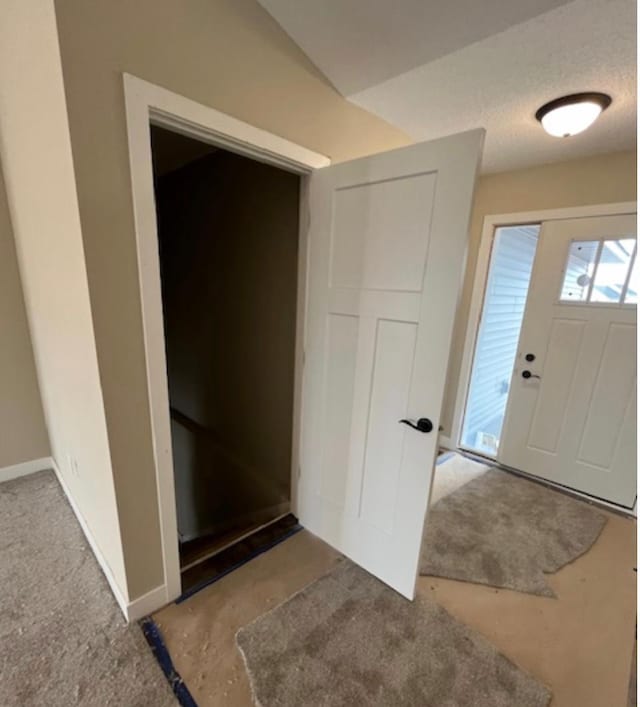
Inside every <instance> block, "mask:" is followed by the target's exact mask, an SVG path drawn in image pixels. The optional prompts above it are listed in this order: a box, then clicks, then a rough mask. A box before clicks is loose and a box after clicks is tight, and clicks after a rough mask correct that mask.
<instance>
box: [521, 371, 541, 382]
mask: <svg viewBox="0 0 640 707" xmlns="http://www.w3.org/2000/svg"><path fill="white" fill-rule="evenodd" d="M522 377H523V378H524V379H525V380H528V379H529V378H537V379H538V380H542V378H541V377H540V376H539V375H538V374H537V373H531V371H522Z"/></svg>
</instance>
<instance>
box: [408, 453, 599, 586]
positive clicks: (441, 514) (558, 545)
mask: <svg viewBox="0 0 640 707" xmlns="http://www.w3.org/2000/svg"><path fill="white" fill-rule="evenodd" d="M470 463H473V462H470ZM605 523H606V517H605V516H604V515H603V514H602V513H600V512H598V511H597V510H595V509H594V508H593V507H591V506H589V505H588V504H586V503H583V502H582V501H577V500H575V499H573V498H571V497H569V496H567V495H565V494H562V493H559V492H557V491H553V490H551V489H549V488H546V487H544V486H542V485H540V484H537V483H534V482H533V481H529V480H527V479H523V478H521V477H518V476H515V475H513V474H510V473H507V472H504V471H500V470H497V469H493V470H490V471H487V472H486V473H484V474H482V475H481V476H479V477H477V478H475V479H473V480H472V481H470V482H469V483H467V484H465V485H464V486H462V487H461V488H459V489H458V490H457V491H455V492H453V493H452V494H450V495H448V496H446V497H445V498H442V499H441V500H440V501H438V503H436V504H435V505H433V506H431V508H430V510H429V514H428V516H427V523H426V525H425V533H424V538H423V543H422V553H421V559H420V574H422V575H430V576H436V577H447V578H449V579H457V580H463V581H465V582H475V583H477V584H487V585H489V586H492V587H502V588H506V589H515V590H517V591H520V592H528V593H531V594H537V595H540V596H548V597H554V596H555V594H554V592H553V590H552V589H551V587H550V586H549V584H548V583H547V581H546V578H545V573H547V574H548V573H554V572H557V571H558V570H559V569H560V568H561V567H564V566H565V565H567V564H569V563H570V562H572V561H573V560H575V559H576V558H578V557H580V555H582V554H583V553H585V552H586V551H587V550H588V549H589V548H590V547H591V546H592V545H593V543H594V542H595V541H596V540H597V538H598V536H599V535H600V533H601V531H602V528H603V527H604V524H605Z"/></svg>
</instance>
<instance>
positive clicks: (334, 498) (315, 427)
mask: <svg viewBox="0 0 640 707" xmlns="http://www.w3.org/2000/svg"><path fill="white" fill-rule="evenodd" d="M483 138H484V131H483V130H474V131H471V132H467V133H462V134H459V135H454V136H451V137H448V138H443V139H441V140H435V141H433V142H428V143H422V144H417V145H412V146H410V147H406V148H402V149H399V150H393V151H390V152H385V153H382V154H378V155H374V156H371V157H366V158H363V159H359V160H355V161H352V162H345V163H342V164H338V165H335V166H331V167H326V168H324V169H320V170H317V171H316V172H314V173H313V175H312V176H311V179H310V186H309V189H310V199H309V208H310V225H309V246H308V247H309V252H308V261H307V262H308V292H307V312H306V331H305V366H304V374H303V375H304V379H303V402H302V404H303V413H302V445H301V469H300V479H299V484H298V508H297V510H298V515H299V517H300V521H301V523H302V524H303V525H304V526H305V527H307V528H308V529H309V530H310V531H311V532H312V533H314V534H316V535H318V536H319V537H320V538H322V539H323V540H325V541H326V542H327V543H329V544H330V545H332V546H333V547H335V548H336V549H337V550H339V551H340V552H342V553H344V554H345V555H347V556H348V557H349V558H351V559H352V560H353V561H354V562H356V563H358V564H359V565H361V566H362V567H364V568H365V569H366V570H368V571H369V572H371V573H372V574H374V575H375V576H376V577H378V578H380V579H381V580H382V581H384V582H386V583H387V584H389V585H390V586H391V587H393V588H394V589H396V590H397V591H398V592H400V593H401V594H403V595H404V596H406V597H408V598H410V599H413V596H414V592H415V581H416V575H417V567H418V557H419V554H420V546H421V540H422V530H423V525H424V520H425V513H426V510H427V503H428V497H429V491H430V487H431V477H432V473H433V467H434V461H435V457H436V455H437V451H438V425H439V420H440V411H441V406H442V398H443V393H444V385H445V377H446V373H447V364H448V360H449V349H450V342H451V333H452V328H453V320H454V315H455V310H456V303H457V297H458V292H459V286H460V280H461V276H462V273H463V266H464V261H465V249H466V243H467V229H468V224H469V215H470V211H471V202H472V197H473V189H474V182H475V177H476V170H477V166H478V162H479V158H480V153H481V149H482V142H483ZM420 418H424V419H423V420H421V424H420V425H416V427H420V428H421V429H414V428H412V427H410V426H409V425H408V424H401V420H410V421H412V422H413V423H414V424H415V423H416V422H417V421H418V420H419V419H420Z"/></svg>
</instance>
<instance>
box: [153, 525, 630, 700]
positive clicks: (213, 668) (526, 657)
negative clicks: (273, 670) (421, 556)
mask: <svg viewBox="0 0 640 707" xmlns="http://www.w3.org/2000/svg"><path fill="white" fill-rule="evenodd" d="M608 515H609V522H608V523H607V525H606V526H605V528H604V530H603V532H602V535H601V536H600V538H599V539H598V540H597V542H596V543H595V545H594V546H593V547H592V548H591V550H589V552H587V553H586V554H585V555H583V556H582V557H580V558H579V559H578V560H576V561H575V562H574V563H572V564H570V565H568V566H566V567H564V568H563V569H562V570H560V571H559V572H558V573H557V574H555V575H553V576H551V577H550V578H549V583H550V584H551V585H552V587H553V589H554V591H555V592H556V594H557V596H558V598H557V599H550V598H545V597H538V596H532V595H529V594H520V593H518V592H514V591H509V590H502V589H500V590H499V589H492V588H490V587H485V586H480V585H475V584H467V583H464V582H455V581H452V580H444V579H434V578H432V577H420V578H419V580H418V592H419V593H422V594H425V595H427V596H429V597H431V598H432V599H435V601H437V602H438V603H440V604H441V605H442V606H444V607H445V608H446V609H447V610H448V611H449V612H450V613H451V614H453V615H454V616H455V617H456V618H458V619H459V620H460V621H462V622H464V623H466V624H467V625H468V626H470V627H471V628H473V629H476V630H477V631H479V632H480V633H482V634H483V635H484V636H486V637H487V638H488V639H489V640H490V641H491V642H492V643H494V645H495V646H496V647H497V648H498V649H499V650H500V651H501V652H503V653H504V654H505V655H506V656H508V657H509V658H511V660H513V661H514V662H515V663H516V664H518V665H519V666H520V667H522V668H523V669H524V670H526V671H527V672H529V673H531V674H532V675H533V676H535V677H536V678H538V679H539V680H540V681H542V682H543V683H545V684H546V685H547V686H548V687H550V688H551V690H552V692H553V694H554V697H553V700H552V702H551V707H604V706H605V705H606V707H625V705H626V704H627V691H628V686H629V674H630V668H631V656H632V651H633V646H634V628H635V618H636V613H635V612H636V574H635V572H634V571H633V566H634V561H635V557H636V552H635V522H633V521H631V520H628V519H625V518H622V517H619V516H616V515H613V514H608ZM337 557H338V556H337V553H335V552H334V551H333V550H332V549H331V548H329V547H328V546H327V545H325V544H324V543H323V542H321V541H320V540H318V539H317V538H315V537H313V536H312V535H310V534H309V533H307V532H306V531H302V532H300V533H298V534H297V535H295V536H294V537H292V538H290V539H289V540H286V541H285V542H283V543H282V544H280V545H278V546H277V547H275V548H273V549H272V550H270V551H269V552H267V553H265V554H264V555H261V556H259V557H257V558H256V559H254V560H252V561H251V562H249V563H248V564H246V565H244V566H243V567H241V568H239V569H238V570H236V571H234V572H232V573H231V574H230V575H227V576H226V577H224V578H223V579H221V580H220V581H218V582H216V583H215V584H213V585H211V586H209V587H207V588H206V589H203V590H202V591H201V592H199V593H198V594H196V595H195V596H193V597H192V598H191V599H189V600H188V601H186V602H184V603H182V604H180V605H171V606H168V607H166V608H165V609H163V610H162V611H160V612H158V613H157V614H156V615H155V617H154V618H155V619H156V621H157V622H158V624H159V626H160V629H161V631H162V633H163V635H164V638H165V641H166V644H167V647H168V649H169V651H170V653H171V656H172V658H173V661H174V664H175V667H176V669H177V670H178V672H179V673H180V674H181V675H182V678H183V679H184V681H185V682H186V684H187V686H188V687H189V690H190V691H191V693H192V695H193V696H194V698H195V700H196V702H197V703H198V705H199V707H214V706H215V707H218V706H219V705H231V706H233V707H235V706H236V705H239V706H240V705H251V704H252V702H251V694H250V690H249V684H248V680H247V675H246V671H245V667H244V664H243V661H242V658H241V656H240V653H239V651H238V649H237V647H236V644H235V633H236V631H237V630H238V629H239V628H240V627H241V626H244V625H246V624H248V623H249V622H251V621H253V620H254V619H255V618H257V617H258V616H260V615H261V614H263V613H265V612H266V611H268V610H269V609H271V608H272V607H274V606H276V605H277V604H279V603H281V602H283V601H285V600H286V599H288V598H289V597H290V596H291V595H292V594H294V593H295V592H297V591H298V590H300V589H302V588H303V587H304V586H306V585H307V584H308V583H309V582H312V581H313V580H314V579H316V578H318V577H320V576H322V575H323V574H324V573H326V572H327V571H328V570H329V569H330V568H331V567H332V566H333V564H334V562H335V561H336V558H337Z"/></svg>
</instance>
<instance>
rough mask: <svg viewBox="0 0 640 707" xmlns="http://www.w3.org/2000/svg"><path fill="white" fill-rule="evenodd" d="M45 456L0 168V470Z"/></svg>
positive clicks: (43, 431)
mask: <svg viewBox="0 0 640 707" xmlns="http://www.w3.org/2000/svg"><path fill="white" fill-rule="evenodd" d="M49 455H50V452H49V439H48V437H47V430H46V427H45V424H44V414H43V412H42V403H41V402H40V391H39V390H38V382H37V379H36V368H35V363H34V361H33V351H32V349H31V338H30V336H29V328H28V325H27V315H26V312H25V308H24V299H23V297H22V286H21V284H20V275H19V274H18V261H17V259H16V249H15V244H14V241H13V231H12V229H11V220H10V218H9V206H8V204H7V198H6V193H5V188H4V179H3V177H2V170H1V169H0V469H2V468H3V467H6V466H11V465H13V464H20V463H22V462H28V461H33V460H35V459H42V458H43V457H48V456H49Z"/></svg>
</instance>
